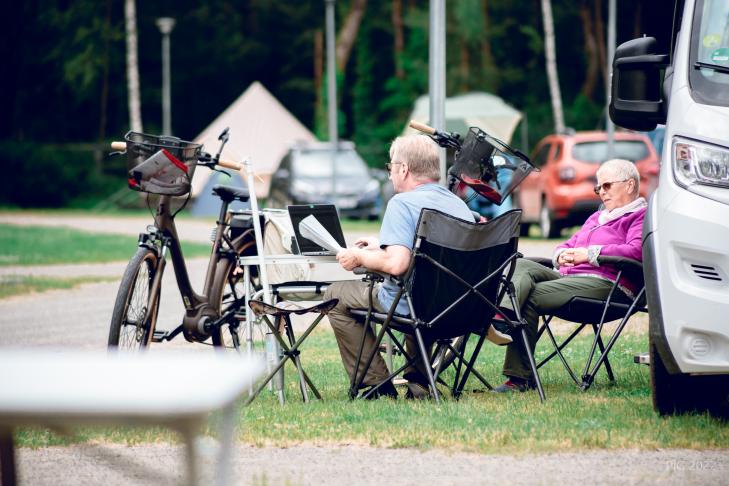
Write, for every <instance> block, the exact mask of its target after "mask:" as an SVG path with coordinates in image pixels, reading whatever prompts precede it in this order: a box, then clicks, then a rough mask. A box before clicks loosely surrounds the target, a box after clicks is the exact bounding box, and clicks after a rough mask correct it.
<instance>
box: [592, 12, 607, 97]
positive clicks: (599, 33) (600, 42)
mask: <svg viewBox="0 0 729 486" xmlns="http://www.w3.org/2000/svg"><path fill="white" fill-rule="evenodd" d="M595 37H596V38H597V59H598V66H600V72H602V80H603V83H605V86H607V83H608V71H607V53H606V52H605V50H606V45H607V40H606V37H605V24H604V22H603V20H602V1H601V0H595Z"/></svg>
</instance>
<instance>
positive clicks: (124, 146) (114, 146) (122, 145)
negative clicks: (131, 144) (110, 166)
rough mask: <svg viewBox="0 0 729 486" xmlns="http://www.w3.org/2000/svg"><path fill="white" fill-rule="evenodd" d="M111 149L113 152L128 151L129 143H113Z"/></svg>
mask: <svg viewBox="0 0 729 486" xmlns="http://www.w3.org/2000/svg"><path fill="white" fill-rule="evenodd" d="M111 148H112V149H113V150H122V151H123V150H126V149H127V143H126V142H111Z"/></svg>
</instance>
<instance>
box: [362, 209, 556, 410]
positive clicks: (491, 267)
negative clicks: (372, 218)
mask: <svg viewBox="0 0 729 486" xmlns="http://www.w3.org/2000/svg"><path fill="white" fill-rule="evenodd" d="M520 221H521V210H513V211H509V212H507V213H505V214H503V215H501V216H499V217H498V218H495V219H493V220H491V221H488V222H487V223H484V224H477V223H473V222H468V221H463V220H460V219H457V218H454V217H452V216H449V215H447V214H444V213H442V212H440V211H437V210H433V209H424V210H423V211H422V212H421V214H420V219H419V220H418V226H417V231H416V235H415V241H414V245H413V251H412V254H411V257H410V265H409V267H408V270H407V271H406V272H405V274H404V275H403V277H402V278H397V277H392V276H389V277H386V278H392V279H393V280H394V281H395V282H396V283H397V285H398V286H399V291H398V294H397V296H396V298H395V300H394V302H393V304H392V305H391V306H390V309H389V310H388V312H387V313H380V312H376V311H375V310H374V309H373V306H372V303H370V306H369V308H368V309H350V312H351V313H352V315H354V316H355V317H357V318H359V319H360V320H362V321H364V326H363V335H362V343H361V345H360V349H359V352H358V355H357V363H358V365H357V366H356V367H355V369H354V371H353V376H351V388H350V397H351V398H355V397H356V396H357V394H358V392H359V389H360V387H361V386H362V382H363V380H364V376H365V374H366V371H367V369H368V368H369V366H370V364H371V363H372V359H373V358H374V353H376V352H378V348H379V347H380V343H381V342H382V339H383V337H384V336H385V335H386V334H387V335H388V336H390V338H391V339H392V341H393V343H394V344H395V345H396V346H397V348H398V350H399V351H400V353H401V354H402V355H403V357H404V358H405V361H406V363H405V364H404V365H403V366H401V367H400V368H398V369H396V370H390V371H391V374H390V376H388V378H387V379H386V380H384V381H383V382H381V383H379V384H377V385H375V386H373V387H371V388H370V389H369V390H368V391H367V392H366V393H365V394H364V395H362V398H367V396H368V395H371V394H373V393H376V392H377V389H378V388H379V387H380V386H381V385H382V384H384V383H385V382H387V381H389V380H391V379H392V378H393V377H394V376H397V375H398V374H400V373H401V372H402V371H403V370H404V369H405V368H406V367H408V366H415V364H416V360H420V362H421V363H422V364H423V367H424V368H425V370H426V374H427V379H428V384H429V387H430V393H431V396H432V397H434V398H435V400H436V401H439V400H440V397H439V393H438V390H437V388H436V387H435V379H434V377H435V376H437V375H438V374H439V371H440V370H439V369H436V370H433V369H432V367H431V356H430V353H429V351H427V350H426V343H428V344H432V343H434V344H437V345H438V346H439V348H438V347H437V348H436V349H441V352H444V351H445V350H446V349H448V350H450V352H452V353H455V354H456V355H457V357H458V363H459V365H458V366H457V372H456V377H455V380H454V383H453V388H452V390H451V393H452V395H453V396H454V397H458V396H459V395H460V393H461V392H462V390H463V387H464V386H465V384H466V381H467V380H468V377H469V375H470V374H471V373H474V369H473V367H474V363H475V362H476V358H477V357H478V354H479V352H480V350H481V346H482V345H483V341H484V339H485V337H486V332H485V329H488V326H489V325H490V323H491V320H492V319H493V316H494V314H495V313H496V312H497V310H498V308H497V307H496V304H497V303H498V302H499V301H500V300H501V298H502V297H504V295H505V294H508V296H509V298H510V299H512V301H515V296H514V287H513V285H512V284H511V280H510V279H511V276H512V275H513V272H514V263H515V261H516V259H517V258H518V257H520V255H519V253H517V251H516V248H517V243H518V236H519V223H520ZM368 278H369V280H370V297H371V299H370V302H372V295H373V294H372V292H373V289H374V283H375V281H376V280H377V279H378V278H380V279H381V278H383V277H382V276H378V275H376V274H373V273H370V274H369V275H368ZM401 296H402V297H403V298H404V299H405V301H406V302H407V304H408V307H409V309H410V315H409V316H401V315H398V314H395V309H396V307H397V302H398V301H399V299H400V297H401ZM372 324H381V328H380V330H379V332H378V334H377V336H376V342H375V346H374V347H373V351H372V353H371V354H370V355H369V356H362V349H363V346H364V341H365V339H364V338H365V334H364V333H365V332H367V330H368V329H369V328H370V326H371V325H372ZM508 324H509V325H510V326H512V327H513V328H514V329H516V330H521V333H522V336H523V340H524V343H525V345H526V350H527V354H528V356H529V358H530V363H531V365H532V371H533V373H534V376H535V377H536V382H537V387H538V389H539V394H540V398H541V399H542V400H544V392H543V390H542V386H541V382H540V381H539V377H538V375H537V368H536V363H535V362H534V359H533V356H532V354H531V348H530V347H529V343H528V338H527V336H526V332H525V330H524V325H525V323H524V322H523V320H522V319H521V316H520V315H517V317H516V319H514V320H508ZM393 330H396V331H400V332H402V333H404V334H407V335H411V336H414V338H415V340H416V342H417V348H416V350H415V352H414V353H412V354H410V353H408V352H406V350H405V347H404V346H403V344H402V343H401V342H400V340H399V339H398V338H397V337H396V336H395V334H394V333H393ZM470 334H476V335H478V336H479V338H478V342H477V343H476V346H475V348H474V349H473V352H472V353H471V356H470V357H469V358H468V359H466V357H465V356H464V355H463V354H462V352H461V350H459V349H456V348H455V347H453V346H452V345H450V341H451V339H452V338H454V337H458V336H464V335H466V336H468V335H470ZM429 347H430V346H428V348H429ZM363 358H365V361H364V363H365V365H364V367H362V368H361V369H362V373H361V376H358V370H359V369H360V366H359V364H360V363H362V359H363ZM441 361H442V360H441ZM462 364H465V369H464V370H463V375H462V377H461V376H460V371H461V365H462ZM479 379H481V380H482V381H484V383H486V382H485V380H483V378H482V377H480V375H479Z"/></svg>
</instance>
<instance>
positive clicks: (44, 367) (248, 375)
mask: <svg viewBox="0 0 729 486" xmlns="http://www.w3.org/2000/svg"><path fill="white" fill-rule="evenodd" d="M264 369H265V366H264V364H263V363H262V362H261V361H260V360H255V359H253V358H251V357H242V356H240V355H238V354H234V353H226V354H223V353H184V354H180V353H154V354H149V353H137V354H116V353H107V352H82V351H67V350H64V351H60V350H56V351H54V350H48V349H45V350H39V349H12V348H5V349H2V351H1V352H0V370H1V372H0V461H1V462H2V484H3V486H6V485H12V484H15V480H16V471H15V462H14V444H13V428H15V427H19V426H27V425H42V426H50V427H60V428H66V427H76V426H85V425H152V424H153V425H164V426H168V427H170V428H173V429H175V430H177V431H178V432H180V433H181V434H182V435H183V437H184V438H185V440H186V443H187V478H188V483H189V484H196V483H197V481H198V472H199V471H198V464H197V454H196V451H195V441H194V439H195V437H196V435H197V434H198V433H199V432H200V430H201V427H202V425H203V424H204V423H205V421H206V420H207V417H208V415H209V414H210V412H213V411H217V410H222V411H223V417H222V421H221V426H220V432H219V435H220V440H221V448H220V455H219V457H218V465H217V483H218V484H227V483H228V480H229V472H230V455H231V452H232V442H233V433H234V429H235V423H234V404H235V402H236V400H237V399H238V398H239V397H240V396H241V395H242V394H243V393H245V392H246V391H247V390H248V389H249V388H250V387H251V385H252V383H253V381H255V380H256V379H257V378H258V377H260V376H261V374H262V372H263V371H264Z"/></svg>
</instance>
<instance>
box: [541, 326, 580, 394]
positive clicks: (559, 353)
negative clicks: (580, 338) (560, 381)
mask: <svg viewBox="0 0 729 486" xmlns="http://www.w3.org/2000/svg"><path fill="white" fill-rule="evenodd" d="M583 327H584V324H582V325H580V326H579V327H578V328H577V330H576V331H575V332H574V333H572V336H570V338H568V339H567V340H565V341H564V342H563V343H562V344H561V345H557V340H556V339H555V337H554V334H553V333H552V329H551V328H550V327H548V325H547V335H548V336H549V340H550V341H552V344H553V345H554V351H553V352H552V355H551V356H554V355H555V354H556V355H557V356H559V360H560V361H561V362H562V364H563V365H564V368H565V369H566V370H567V373H569V375H570V377H571V378H572V381H574V382H575V385H577V386H579V385H580V380H578V379H577V376H575V373H574V371H572V368H571V367H570V365H569V364H568V363H567V360H566V359H565V357H564V355H563V354H562V348H564V347H565V346H566V345H567V344H568V343H569V342H570V341H571V338H573V337H575V336H576V335H577V333H578V332H579V331H580V330H582V328H583ZM546 361H548V359H547V360H544V361H542V362H541V363H540V364H539V365H537V368H539V367H540V366H541V365H543V364H544V363H545V362H546Z"/></svg>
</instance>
